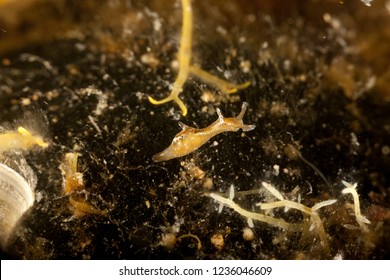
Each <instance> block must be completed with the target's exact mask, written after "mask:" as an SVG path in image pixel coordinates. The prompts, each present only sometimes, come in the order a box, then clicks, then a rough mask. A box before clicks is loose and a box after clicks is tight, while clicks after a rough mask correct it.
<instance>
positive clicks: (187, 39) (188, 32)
mask: <svg viewBox="0 0 390 280" xmlns="http://www.w3.org/2000/svg"><path fill="white" fill-rule="evenodd" d="M181 6H182V14H183V23H182V29H181V38H180V47H179V55H178V60H179V73H178V76H177V78H176V80H175V82H174V83H173V86H172V90H171V93H170V94H169V96H168V97H166V98H164V99H161V100H156V99H154V98H153V97H151V96H148V99H149V101H150V103H152V104H154V105H160V104H164V103H167V102H170V101H174V102H175V103H176V104H177V105H179V107H180V109H181V111H182V114H183V116H186V115H187V112H188V110H187V106H186V105H185V104H184V103H183V101H182V100H181V99H180V98H179V94H180V93H181V92H182V91H183V85H184V83H185V82H186V81H187V79H188V75H189V74H190V73H191V74H193V75H194V76H196V77H198V78H199V79H201V80H203V81H204V82H206V83H208V84H211V85H213V86H216V87H218V88H219V89H220V90H221V91H222V92H223V93H226V94H231V93H235V92H237V91H238V90H241V89H244V88H247V87H248V86H249V85H250V82H246V83H243V84H239V85H235V84H232V83H229V82H226V81H224V80H222V79H220V78H217V77H215V76H214V75H211V74H209V73H207V72H206V71H204V70H202V69H200V68H199V67H197V66H191V65H190V64H191V56H192V25H193V24H192V7H191V0H182V1H181Z"/></svg>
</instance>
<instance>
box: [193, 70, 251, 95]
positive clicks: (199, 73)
mask: <svg viewBox="0 0 390 280" xmlns="http://www.w3.org/2000/svg"><path fill="white" fill-rule="evenodd" d="M190 72H191V74H193V75H194V76H196V77H197V78H199V79H201V80H202V81H203V82H205V83H206V84H209V85H212V86H215V87H217V88H219V89H220V90H221V91H222V92H223V93H225V94H232V93H235V92H237V91H239V90H242V89H245V88H247V87H249V86H250V84H251V82H249V81H248V82H245V83H242V84H238V85H236V84H233V83H229V82H227V81H225V80H222V79H220V78H218V77H216V76H214V75H211V74H210V73H208V72H206V71H204V70H202V69H201V68H199V67H197V66H194V65H191V66H190Z"/></svg>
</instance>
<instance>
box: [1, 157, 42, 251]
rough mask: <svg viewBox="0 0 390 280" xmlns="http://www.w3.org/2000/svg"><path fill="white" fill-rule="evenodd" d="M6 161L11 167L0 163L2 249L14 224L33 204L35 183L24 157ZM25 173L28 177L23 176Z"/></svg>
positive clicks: (33, 175)
mask: <svg viewBox="0 0 390 280" xmlns="http://www.w3.org/2000/svg"><path fill="white" fill-rule="evenodd" d="M7 163H11V164H12V168H11V167H10V166H8V165H6V164H5V163H0V248H1V249H3V250H4V249H5V248H6V246H7V242H8V240H9V238H10V235H11V234H12V232H13V229H14V226H15V225H16V224H17V222H18V221H19V219H20V218H21V217H22V215H23V214H24V213H25V212H26V211H27V210H28V209H29V208H30V207H31V206H32V205H33V203H34V189H35V184H36V177H35V174H34V172H33V171H32V170H31V168H30V167H29V166H28V165H27V163H26V161H25V160H24V158H21V159H19V160H17V161H15V160H9V161H7ZM13 168H15V169H16V170H18V172H17V171H15V169H13ZM19 172H20V173H19ZM21 174H23V175H24V176H22V175H21ZM26 175H27V176H28V178H25V177H26ZM26 179H27V180H26Z"/></svg>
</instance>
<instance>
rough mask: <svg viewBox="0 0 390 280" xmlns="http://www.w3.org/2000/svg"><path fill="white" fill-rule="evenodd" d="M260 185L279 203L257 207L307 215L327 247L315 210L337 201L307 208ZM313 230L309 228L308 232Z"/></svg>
mask: <svg viewBox="0 0 390 280" xmlns="http://www.w3.org/2000/svg"><path fill="white" fill-rule="evenodd" d="M262 185H263V187H264V188H266V189H267V190H268V191H269V192H270V193H271V194H272V195H273V196H275V197H276V198H277V199H279V200H280V201H275V202H269V203H257V204H256V205H257V206H260V208H261V209H262V210H269V209H274V208H279V207H287V208H289V209H290V208H291V209H296V210H299V211H301V212H302V213H305V214H308V215H309V217H310V220H311V222H312V225H313V226H314V229H315V230H316V232H317V233H318V235H319V237H320V240H321V243H322V245H323V246H324V247H327V237H326V233H325V230H324V226H323V225H322V222H321V218H320V216H319V215H318V213H317V210H319V209H320V208H322V207H325V206H329V205H332V204H333V203H335V202H336V201H337V200H336V199H331V200H325V201H322V202H320V203H317V204H315V205H314V206H313V207H311V208H310V207H307V206H305V205H303V204H301V203H298V202H295V201H290V200H286V199H284V198H283V196H282V194H281V193H280V192H279V191H278V190H277V189H276V188H275V187H274V186H272V185H271V184H269V183H266V182H262ZM312 229H313V228H312V227H311V228H310V230H312Z"/></svg>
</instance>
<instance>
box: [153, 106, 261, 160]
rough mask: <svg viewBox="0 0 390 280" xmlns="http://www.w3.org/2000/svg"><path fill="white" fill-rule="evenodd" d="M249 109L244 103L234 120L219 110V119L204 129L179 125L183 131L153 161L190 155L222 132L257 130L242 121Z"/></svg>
mask: <svg viewBox="0 0 390 280" xmlns="http://www.w3.org/2000/svg"><path fill="white" fill-rule="evenodd" d="M247 107H248V104H247V103H246V102H244V103H243V104H242V109H241V112H240V114H239V115H238V116H237V117H234V118H224V117H223V116H222V113H221V111H220V110H219V109H217V114H218V119H217V120H216V121H215V122H213V123H212V124H210V125H209V126H207V127H205V128H202V129H198V128H193V127H190V126H188V125H185V124H183V123H179V125H180V126H181V128H182V130H181V131H180V132H179V133H178V134H177V135H176V136H175V137H174V138H173V140H172V143H171V145H170V146H169V147H168V148H166V149H165V150H164V151H162V152H160V153H158V154H156V155H154V156H153V159H154V160H155V161H157V162H159V161H166V160H170V159H173V158H177V157H182V156H185V155H188V154H189V153H192V152H193V151H195V150H197V149H198V148H199V147H200V146H202V145H203V144H205V143H206V142H207V141H208V140H210V138H212V137H214V136H215V135H217V134H220V133H222V132H226V131H233V132H235V131H238V130H239V129H242V130H243V131H249V130H253V129H255V127H256V126H255V125H247V124H244V123H243V121H242V119H243V118H244V114H245V112H246V109H247Z"/></svg>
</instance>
